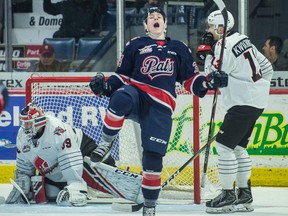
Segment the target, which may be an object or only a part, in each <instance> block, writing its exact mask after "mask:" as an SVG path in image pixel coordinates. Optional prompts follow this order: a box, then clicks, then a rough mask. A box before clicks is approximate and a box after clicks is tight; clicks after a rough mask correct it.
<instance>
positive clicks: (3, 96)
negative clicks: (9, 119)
mask: <svg viewBox="0 0 288 216" xmlns="http://www.w3.org/2000/svg"><path fill="white" fill-rule="evenodd" d="M7 103H8V90H7V88H6V87H5V86H4V85H3V84H0V114H1V113H2V111H3V110H4V108H5V107H6V106H7Z"/></svg>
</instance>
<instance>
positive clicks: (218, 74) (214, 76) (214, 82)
mask: <svg viewBox="0 0 288 216" xmlns="http://www.w3.org/2000/svg"><path fill="white" fill-rule="evenodd" d="M205 84H206V88H207V89H208V90H215V89H217V88H223V87H227V85H228V74H226V73H225V72H224V71H213V72H211V73H210V74H208V76H206V82H205ZM205 84H204V85H205Z"/></svg>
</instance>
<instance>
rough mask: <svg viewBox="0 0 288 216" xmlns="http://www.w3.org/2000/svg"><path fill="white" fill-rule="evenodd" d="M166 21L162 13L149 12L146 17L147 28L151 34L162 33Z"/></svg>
mask: <svg viewBox="0 0 288 216" xmlns="http://www.w3.org/2000/svg"><path fill="white" fill-rule="evenodd" d="M165 28H166V23H165V22H164V18H163V16H162V14H160V13H158V12H153V13H150V14H149V15H148V17H147V30H148V32H149V33H151V34H152V35H164V30H165Z"/></svg>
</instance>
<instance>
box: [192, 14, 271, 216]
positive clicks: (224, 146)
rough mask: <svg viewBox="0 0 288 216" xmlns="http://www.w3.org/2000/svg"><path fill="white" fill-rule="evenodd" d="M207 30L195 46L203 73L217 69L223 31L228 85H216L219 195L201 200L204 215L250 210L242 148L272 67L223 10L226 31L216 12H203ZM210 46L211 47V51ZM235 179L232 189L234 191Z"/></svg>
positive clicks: (248, 165)
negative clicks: (220, 109)
mask: <svg viewBox="0 0 288 216" xmlns="http://www.w3.org/2000/svg"><path fill="white" fill-rule="evenodd" d="M208 25H209V29H208V33H206V34H205V35H204V38H203V40H202V41H204V42H205V41H206V42H207V43H206V44H201V45H199V47H198V49H197V54H198V56H200V57H202V59H203V58H206V59H205V72H206V73H210V72H211V71H214V70H215V69H217V67H218V65H217V64H218V62H219V57H220V50H221V46H222V41H221V39H222V37H223V34H226V40H225V49H224V55H223V59H222V60H223V61H222V68H221V70H223V71H225V72H226V73H227V74H228V80H229V81H228V86H227V87H226V88H222V89H221V96H222V98H223V104H224V105H226V109H227V113H226V115H225V118H224V121H223V124H222V126H221V127H220V131H219V133H218V134H217V136H216V149H217V152H218V163H219V166H218V168H219V176H220V181H221V184H222V187H223V190H222V193H221V194H220V195H219V196H217V197H215V198H214V199H212V200H210V201H208V202H207V203H206V206H207V212H208V213H223V212H234V211H253V208H252V206H251V203H252V201H253V197H252V193H251V184H250V180H249V179H250V176H251V169H252V162H251V159H250V157H249V155H248V152H247V150H246V147H247V144H248V142H249V137H250V136H251V133H252V131H253V128H254V125H255V123H256V120H257V119H258V118H259V117H260V115H261V114H262V112H263V110H264V108H265V107H266V106H267V105H268V96H269V89H270V80H271V78H272V74H273V69H272V66H271V64H270V62H269V61H268V60H267V59H266V58H265V57H264V56H263V55H262V54H261V53H260V52H259V51H258V50H257V49H256V47H255V46H254V45H253V44H252V43H251V42H250V40H249V38H248V37H247V36H246V35H243V34H240V33H238V32H235V31H233V30H232V28H233V26H234V18H233V16H232V14H231V13H230V12H229V11H228V21H227V32H224V28H223V26H224V19H223V16H222V14H221V11H220V10H217V11H214V12H212V13H211V14H210V15H209V16H208ZM212 47H215V50H213V48H212ZM235 181H236V185H237V187H238V189H237V190H236V192H235V190H234V188H233V184H234V182H235Z"/></svg>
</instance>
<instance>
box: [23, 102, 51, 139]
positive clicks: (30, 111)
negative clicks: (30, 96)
mask: <svg viewBox="0 0 288 216" xmlns="http://www.w3.org/2000/svg"><path fill="white" fill-rule="evenodd" d="M20 125H21V128H22V129H23V131H24V133H25V134H26V135H28V136H29V137H30V138H33V137H34V136H35V135H36V134H37V131H38V130H39V129H40V128H42V127H44V126H45V125H46V116H45V113H44V111H43V109H42V108H41V107H40V106H38V105H37V104H36V103H29V104H28V105H27V106H26V107H25V108H23V109H22V110H21V112H20Z"/></svg>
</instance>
